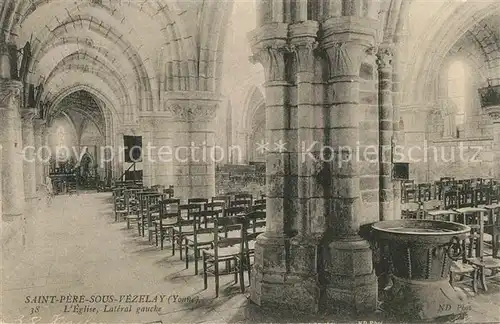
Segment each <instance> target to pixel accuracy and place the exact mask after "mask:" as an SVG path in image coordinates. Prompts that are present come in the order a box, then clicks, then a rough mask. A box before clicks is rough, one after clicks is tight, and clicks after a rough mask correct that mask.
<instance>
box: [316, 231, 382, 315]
mask: <svg viewBox="0 0 500 324" xmlns="http://www.w3.org/2000/svg"><path fill="white" fill-rule="evenodd" d="M322 257H323V267H322V268H323V269H322V272H321V274H320V278H321V279H320V280H321V283H322V285H321V288H322V294H321V308H323V309H325V311H327V312H337V311H338V310H339V309H345V310H347V311H349V312H351V313H355V314H361V313H370V312H374V311H375V310H376V309H377V301H378V288H377V277H376V275H375V271H374V268H373V262H372V250H371V248H370V244H369V243H368V242H367V241H365V240H363V239H361V238H352V239H349V240H338V241H333V242H331V243H330V244H328V245H327V246H326V248H325V250H324V251H323V253H322Z"/></svg>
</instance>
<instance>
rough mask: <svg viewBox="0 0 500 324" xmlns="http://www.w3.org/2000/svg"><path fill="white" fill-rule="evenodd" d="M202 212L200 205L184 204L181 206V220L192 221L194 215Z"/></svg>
mask: <svg viewBox="0 0 500 324" xmlns="http://www.w3.org/2000/svg"><path fill="white" fill-rule="evenodd" d="M200 211H201V205H200V204H184V205H179V214H180V218H181V219H187V220H189V219H191V218H192V215H193V214H194V213H198V212H200Z"/></svg>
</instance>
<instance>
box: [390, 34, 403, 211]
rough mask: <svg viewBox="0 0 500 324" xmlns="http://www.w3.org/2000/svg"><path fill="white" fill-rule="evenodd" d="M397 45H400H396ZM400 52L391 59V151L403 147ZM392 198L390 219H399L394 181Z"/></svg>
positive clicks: (398, 190)
mask: <svg viewBox="0 0 500 324" xmlns="http://www.w3.org/2000/svg"><path fill="white" fill-rule="evenodd" d="M397 45H400V44H399V43H397ZM400 54H401V50H400V49H399V48H398V47H396V49H395V51H394V53H393V58H392V62H393V64H392V66H393V69H392V110H393V113H392V118H393V121H394V124H393V125H394V128H393V141H392V142H393V145H394V147H393V149H394V148H395V147H397V146H402V145H404V130H403V129H400V127H399V122H400V120H401V114H400V106H401V93H400V92H401V90H400V88H401V81H400V76H399V74H400V73H401V59H400ZM392 190H393V191H392V193H393V194H392V196H393V199H394V202H393V207H394V210H393V217H392V219H400V218H401V182H400V181H398V180H396V181H393V182H392Z"/></svg>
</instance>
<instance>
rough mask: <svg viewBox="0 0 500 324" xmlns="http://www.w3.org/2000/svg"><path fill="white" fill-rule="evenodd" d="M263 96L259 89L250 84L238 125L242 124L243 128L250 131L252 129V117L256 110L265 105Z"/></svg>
mask: <svg viewBox="0 0 500 324" xmlns="http://www.w3.org/2000/svg"><path fill="white" fill-rule="evenodd" d="M265 102H266V100H265V97H264V94H263V93H262V91H261V89H259V88H258V87H257V86H255V85H252V86H251V87H250V89H249V90H248V92H247V95H246V97H245V101H244V103H243V114H242V120H241V123H240V125H244V127H245V129H246V130H248V131H250V130H251V129H252V123H253V117H254V116H255V113H256V112H257V110H258V109H259V108H260V107H261V106H262V105H265Z"/></svg>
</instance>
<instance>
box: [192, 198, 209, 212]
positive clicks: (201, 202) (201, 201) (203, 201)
mask: <svg viewBox="0 0 500 324" xmlns="http://www.w3.org/2000/svg"><path fill="white" fill-rule="evenodd" d="M192 204H198V205H201V208H202V210H203V208H205V204H208V199H206V198H189V199H188V205H192Z"/></svg>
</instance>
